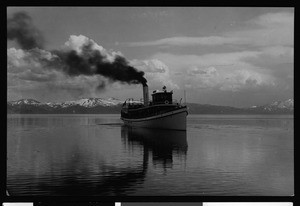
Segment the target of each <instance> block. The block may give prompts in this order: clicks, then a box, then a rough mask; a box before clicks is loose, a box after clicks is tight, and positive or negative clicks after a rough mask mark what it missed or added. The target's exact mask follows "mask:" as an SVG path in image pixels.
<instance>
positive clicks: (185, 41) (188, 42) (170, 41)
mask: <svg viewBox="0 0 300 206" xmlns="http://www.w3.org/2000/svg"><path fill="white" fill-rule="evenodd" d="M238 40H239V39H237V38H231V37H221V36H209V37H186V36H178V37H170V38H165V39H159V40H155V41H146V42H130V43H126V44H125V45H127V46H132V47H134V46H161V45H172V46H194V45H208V46H215V45H223V44H233V43H235V42H237V41H238Z"/></svg>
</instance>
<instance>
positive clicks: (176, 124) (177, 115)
mask: <svg viewBox="0 0 300 206" xmlns="http://www.w3.org/2000/svg"><path fill="white" fill-rule="evenodd" d="M187 114H188V112H187V109H186V108H182V109H178V110H176V111H172V112H167V113H164V114H159V115H155V116H151V117H147V118H141V119H127V118H123V117H122V118H121V119H122V120H123V121H124V124H125V125H127V126H132V127H145V128H159V129H173V130H186V116H187Z"/></svg>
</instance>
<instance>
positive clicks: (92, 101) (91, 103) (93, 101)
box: [8, 98, 124, 108]
mask: <svg viewBox="0 0 300 206" xmlns="http://www.w3.org/2000/svg"><path fill="white" fill-rule="evenodd" d="M123 102H124V101H121V100H118V99H115V98H108V99H102V98H83V99H79V100H75V101H66V102H61V103H58V102H46V103H41V102H39V101H36V100H34V99H21V100H18V101H10V102H8V104H10V105H12V106H16V105H34V106H49V107H53V108H57V107H62V108H66V107H70V106H76V105H78V106H83V107H88V108H92V107H96V106H105V107H111V106H117V105H120V104H122V103H123Z"/></svg>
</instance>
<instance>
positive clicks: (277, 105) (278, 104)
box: [252, 99, 294, 111]
mask: <svg viewBox="0 0 300 206" xmlns="http://www.w3.org/2000/svg"><path fill="white" fill-rule="evenodd" d="M252 108H260V109H263V110H265V111H275V110H280V109H286V110H290V111H292V110H294V99H288V100H285V101H275V102H272V103H270V104H266V105H262V106H253V107H252Z"/></svg>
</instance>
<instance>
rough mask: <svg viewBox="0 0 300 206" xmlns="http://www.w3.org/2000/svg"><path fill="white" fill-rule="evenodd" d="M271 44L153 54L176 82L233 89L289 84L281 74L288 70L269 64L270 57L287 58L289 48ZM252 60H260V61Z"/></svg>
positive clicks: (195, 86) (221, 89)
mask: <svg viewBox="0 0 300 206" xmlns="http://www.w3.org/2000/svg"><path fill="white" fill-rule="evenodd" d="M272 48H273V47H270V48H264V49H261V50H258V51H243V52H228V53H210V54H204V55H199V56H198V55H175V54H169V53H158V54H156V55H154V58H159V59H162V60H163V61H164V62H165V63H166V64H167V65H169V67H170V68H172V71H171V73H170V77H172V81H174V82H176V84H178V85H179V86H180V85H182V86H184V85H189V86H188V87H190V88H195V89H196V88H201V89H218V90H220V91H232V92H237V91H242V90H247V89H252V90H259V89H260V88H262V87H275V86H279V85H281V86H282V87H283V85H290V79H289V80H287V79H283V78H281V77H282V76H286V78H287V77H288V76H289V77H291V72H290V70H284V69H283V68H279V67H278V65H277V64H272V60H273V59H274V58H279V57H280V56H282V58H283V59H286V61H290V60H291V56H292V55H293V52H292V50H290V49H289V48H286V47H284V48H283V47H282V48H281V49H280V48H278V47H276V48H273V49H272ZM253 62H264V65H260V64H255V63H253ZM268 62H270V63H268ZM278 72H281V76H280V75H277V73H278ZM172 74H174V75H172ZM175 74H181V75H180V77H178V78H177V76H178V75H175Z"/></svg>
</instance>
